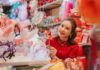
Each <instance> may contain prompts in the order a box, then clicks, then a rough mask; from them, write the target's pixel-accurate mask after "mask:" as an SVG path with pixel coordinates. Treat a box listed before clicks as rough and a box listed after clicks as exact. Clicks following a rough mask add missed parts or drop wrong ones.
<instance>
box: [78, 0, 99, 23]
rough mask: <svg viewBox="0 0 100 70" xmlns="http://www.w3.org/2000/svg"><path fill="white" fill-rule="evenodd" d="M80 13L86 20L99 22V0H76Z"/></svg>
mask: <svg viewBox="0 0 100 70" xmlns="http://www.w3.org/2000/svg"><path fill="white" fill-rule="evenodd" d="M77 1H78V7H79V12H80V14H81V15H82V16H83V17H84V19H85V21H86V22H89V23H96V24H98V23H100V0H77Z"/></svg>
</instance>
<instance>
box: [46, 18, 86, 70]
mask: <svg viewBox="0 0 100 70" xmlns="http://www.w3.org/2000/svg"><path fill="white" fill-rule="evenodd" d="M76 27H77V25H76V22H75V21H74V20H73V19H72V18H67V19H65V20H63V21H62V22H61V24H60V26H59V27H58V36H57V37H55V38H52V39H50V40H47V41H46V44H47V45H48V46H49V49H50V53H51V55H52V54H53V55H54V53H55V52H56V56H57V57H58V58H60V59H62V60H65V59H67V58H78V59H80V60H81V61H82V62H83V64H84V68H85V69H84V70H86V66H87V65H86V63H87V62H86V58H85V55H84V53H83V50H82V48H80V47H79V46H78V45H77V44H76V43H75V42H74V38H75V37H76V32H75V29H76Z"/></svg>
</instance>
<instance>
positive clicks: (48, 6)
mask: <svg viewBox="0 0 100 70" xmlns="http://www.w3.org/2000/svg"><path fill="white" fill-rule="evenodd" d="M62 1H63V0H56V1H53V2H51V3H47V4H45V5H43V6H40V7H39V8H38V10H44V11H45V10H50V9H54V8H57V7H60V6H61V3H62Z"/></svg>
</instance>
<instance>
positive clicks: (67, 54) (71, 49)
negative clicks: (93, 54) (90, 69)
mask: <svg viewBox="0 0 100 70" xmlns="http://www.w3.org/2000/svg"><path fill="white" fill-rule="evenodd" d="M46 44H47V45H48V44H49V45H50V46H52V47H54V48H55V49H56V50H57V53H56V56H57V57H58V58H60V59H63V60H65V59H66V58H75V57H81V56H82V57H83V56H85V55H84V54H83V49H82V47H79V46H78V45H71V46H69V45H68V44H67V42H66V43H65V44H64V45H62V44H61V41H59V39H58V38H52V39H51V40H47V41H46ZM81 61H82V62H83V65H84V68H85V69H84V70H86V66H87V62H86V59H81Z"/></svg>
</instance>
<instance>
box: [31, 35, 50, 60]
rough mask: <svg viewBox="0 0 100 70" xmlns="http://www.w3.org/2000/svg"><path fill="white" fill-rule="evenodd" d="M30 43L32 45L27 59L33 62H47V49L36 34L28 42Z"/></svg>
mask: <svg viewBox="0 0 100 70" xmlns="http://www.w3.org/2000/svg"><path fill="white" fill-rule="evenodd" d="M29 41H30V42H32V45H31V46H30V49H29V51H30V52H29V57H30V58H32V59H35V60H49V59H50V57H49V53H48V49H47V48H46V45H45V43H43V42H42V41H41V40H40V39H39V36H38V35H37V34H35V35H34V37H33V38H31V39H30V40H29Z"/></svg>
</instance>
